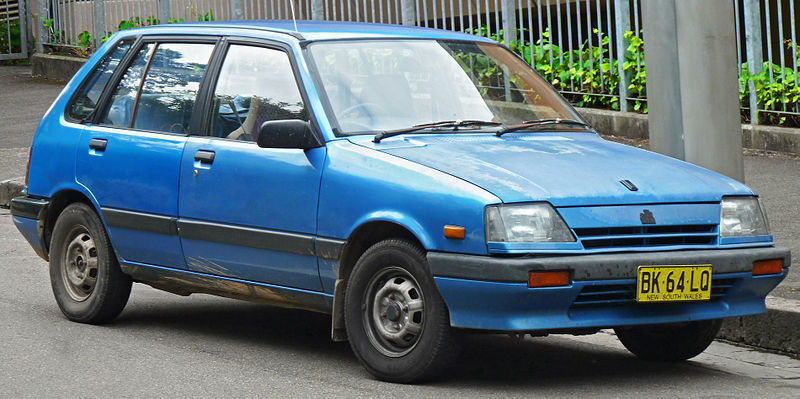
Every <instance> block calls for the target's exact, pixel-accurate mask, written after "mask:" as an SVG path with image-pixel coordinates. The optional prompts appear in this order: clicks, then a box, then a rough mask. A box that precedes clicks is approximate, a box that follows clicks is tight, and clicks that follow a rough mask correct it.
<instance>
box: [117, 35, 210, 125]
mask: <svg viewBox="0 0 800 399" xmlns="http://www.w3.org/2000/svg"><path fill="white" fill-rule="evenodd" d="M213 51H214V44H199V43H165V44H159V45H158V48H157V49H156V52H155V54H153V60H152V61H150V67H149V68H148V69H147V76H146V77H145V79H144V85H143V86H142V91H141V94H140V95H139V100H138V103H137V106H136V114H135V115H134V122H133V128H134V129H142V130H152V131H157V132H168V133H188V131H189V120H190V119H191V118H192V109H193V108H194V103H195V98H196V97H197V91H198V89H199V88H200V81H201V80H202V79H203V74H204V73H205V71H206V67H207V66H208V60H209V58H211V53H212V52H213Z"/></svg>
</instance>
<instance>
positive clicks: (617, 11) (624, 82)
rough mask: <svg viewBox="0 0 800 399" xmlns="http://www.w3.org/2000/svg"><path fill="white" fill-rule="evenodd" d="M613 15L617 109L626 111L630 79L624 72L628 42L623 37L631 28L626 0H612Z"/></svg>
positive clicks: (628, 4) (628, 5)
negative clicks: (617, 82)
mask: <svg viewBox="0 0 800 399" xmlns="http://www.w3.org/2000/svg"><path fill="white" fill-rule="evenodd" d="M609 12H610V10H609ZM614 15H615V17H616V18H615V19H616V21H615V22H616V29H617V73H619V110H620V111H622V112H628V85H629V84H630V81H629V79H628V77H627V74H626V73H625V68H624V64H625V53H626V52H627V51H626V49H627V48H628V45H629V44H630V43H629V42H628V40H627V39H625V32H627V31H629V30H631V11H630V3H629V2H628V0H614Z"/></svg>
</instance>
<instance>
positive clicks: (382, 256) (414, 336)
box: [344, 239, 458, 383]
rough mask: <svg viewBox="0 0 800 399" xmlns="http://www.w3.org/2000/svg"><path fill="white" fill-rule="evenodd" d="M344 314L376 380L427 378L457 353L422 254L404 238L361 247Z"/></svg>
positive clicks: (363, 361) (446, 315)
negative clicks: (363, 249) (361, 251)
mask: <svg viewBox="0 0 800 399" xmlns="http://www.w3.org/2000/svg"><path fill="white" fill-rule="evenodd" d="M344 317H345V327H346V328H347V335H348V338H349V340H350V346H351V347H352V348H353V352H354V353H355V355H356V357H357V358H358V360H359V361H360V362H361V364H362V365H363V366H364V367H365V368H366V369H367V371H369V372H370V373H371V374H372V375H374V376H375V377H376V378H378V379H380V380H384V381H390V382H400V383H413V382H421V381H425V380H429V379H432V378H434V377H436V376H437V375H438V374H439V373H441V372H442V371H443V370H444V369H445V368H446V367H447V365H448V364H449V363H450V362H451V361H452V360H453V359H454V358H455V356H457V355H458V348H457V346H456V343H455V340H454V339H453V336H452V331H451V328H450V315H449V313H448V312H447V307H446V306H445V303H444V300H443V299H442V297H441V295H440V294H439V291H438V290H437V289H436V285H435V284H434V282H433V276H432V275H431V273H430V271H429V269H428V267H427V261H426V259H425V253H424V252H423V250H422V249H420V248H419V247H418V246H416V245H414V244H412V243H410V242H408V241H405V240H398V239H391V240H385V241H381V242H379V243H377V244H375V245H373V246H372V247H370V248H369V249H368V250H367V251H366V252H364V254H363V255H362V256H361V258H360V259H359V260H358V262H357V263H356V265H355V268H354V269H353V272H352V274H351V275H350V279H349V280H348V284H347V292H346V293H345V303H344Z"/></svg>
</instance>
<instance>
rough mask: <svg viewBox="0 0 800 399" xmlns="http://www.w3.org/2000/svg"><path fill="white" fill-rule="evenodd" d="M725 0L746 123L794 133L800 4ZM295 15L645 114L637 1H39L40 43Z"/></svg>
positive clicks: (581, 101) (799, 99)
mask: <svg viewBox="0 0 800 399" xmlns="http://www.w3.org/2000/svg"><path fill="white" fill-rule="evenodd" d="M731 1H733V2H734V4H735V18H736V21H737V23H736V24H735V25H736V37H737V40H738V46H737V57H738V63H739V72H740V76H741V79H740V83H741V84H740V94H741V97H742V110H743V117H744V118H745V119H746V120H748V121H750V122H751V123H759V121H764V122H768V123H782V122H785V121H786V120H787V119H788V120H789V121H790V122H792V123H793V124H794V125H797V126H800V85H798V75H797V70H798V64H799V63H800V60H799V59H798V51H800V48H798V47H797V45H798V43H797V40H796V39H797V37H798V36H800V31H798V28H799V27H798V25H800V22H798V19H800V11H798V10H800V4H798V3H800V0H731ZM0 7H2V6H0ZM292 7H293V8H294V13H295V16H296V18H297V19H316V20H335V21H354V22H355V21H357V22H370V23H389V24H404V25H417V26H423V27H430V28H438V29H447V30H453V31H461V32H469V33H472V34H476V35H481V36H486V37H491V38H493V39H495V40H497V41H500V42H503V43H505V44H506V45H508V46H509V47H510V48H511V49H512V50H514V51H516V52H517V53H518V54H520V55H521V56H522V57H523V58H525V60H526V61H528V62H529V63H530V64H531V65H533V66H534V68H535V69H536V70H537V71H538V72H539V73H540V74H542V75H543V76H545V77H546V78H547V79H548V80H549V81H550V82H551V83H552V84H553V85H554V86H555V87H556V88H557V89H559V90H560V91H561V92H562V93H563V94H564V95H565V96H566V97H567V98H568V99H569V100H570V101H572V102H573V103H575V104H577V105H579V106H587V107H602V108H611V109H618V110H621V111H637V112H646V102H647V94H646V89H645V68H644V52H643V37H642V23H643V21H642V17H641V0H40V2H39V16H40V21H39V24H38V25H40V27H39V28H40V29H39V42H40V43H41V44H42V45H50V46H66V47H74V48H77V49H81V48H91V47H93V46H96V45H97V43H99V41H100V40H102V38H103V37H105V36H106V35H108V34H109V33H111V32H114V31H117V30H120V29H125V28H130V27H136V26H145V25H154V24H159V23H170V22H182V21H186V22H189V21H204V20H238V19H291V15H292V14H291V10H292ZM0 12H2V9H1V8H0ZM0 15H2V14H0ZM750 75H755V77H754V78H753V79H749V77H750Z"/></svg>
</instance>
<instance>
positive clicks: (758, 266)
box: [753, 259, 783, 276]
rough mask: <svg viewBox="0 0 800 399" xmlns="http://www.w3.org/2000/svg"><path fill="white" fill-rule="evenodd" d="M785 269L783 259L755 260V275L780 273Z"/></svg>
mask: <svg viewBox="0 0 800 399" xmlns="http://www.w3.org/2000/svg"><path fill="white" fill-rule="evenodd" d="M782 271H783V259H770V260H759V261H756V262H753V275H754V276H763V275H765V274H780V272H782Z"/></svg>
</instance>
